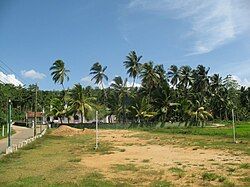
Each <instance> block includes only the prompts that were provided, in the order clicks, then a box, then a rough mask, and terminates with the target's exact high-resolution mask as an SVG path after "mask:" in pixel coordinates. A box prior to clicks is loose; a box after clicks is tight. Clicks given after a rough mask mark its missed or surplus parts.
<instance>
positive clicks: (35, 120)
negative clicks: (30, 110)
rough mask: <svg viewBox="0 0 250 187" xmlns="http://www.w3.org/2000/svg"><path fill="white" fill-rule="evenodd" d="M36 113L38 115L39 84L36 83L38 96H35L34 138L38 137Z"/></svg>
mask: <svg viewBox="0 0 250 187" xmlns="http://www.w3.org/2000/svg"><path fill="white" fill-rule="evenodd" d="M36 113H37V83H36V94H35V114H34V122H35V123H34V136H36V125H37V118H36Z"/></svg>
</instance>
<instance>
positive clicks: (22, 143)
mask: <svg viewBox="0 0 250 187" xmlns="http://www.w3.org/2000/svg"><path fill="white" fill-rule="evenodd" d="M46 131H47V128H45V129H44V130H43V131H42V132H41V133H40V134H38V135H36V136H34V137H32V138H28V139H26V140H23V141H22V142H20V143H18V144H13V145H12V146H11V147H7V148H6V151H5V154H6V155H7V154H10V153H13V152H16V151H17V150H18V149H20V148H22V147H24V146H26V145H27V144H29V143H31V142H33V141H35V140H36V139H38V138H41V137H42V136H43V135H44V134H45V133H46Z"/></svg>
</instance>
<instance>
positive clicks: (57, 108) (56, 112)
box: [50, 98, 65, 124]
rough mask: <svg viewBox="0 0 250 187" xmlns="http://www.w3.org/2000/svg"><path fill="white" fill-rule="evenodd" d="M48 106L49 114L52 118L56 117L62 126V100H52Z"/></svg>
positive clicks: (63, 111) (63, 110) (63, 109)
mask: <svg viewBox="0 0 250 187" xmlns="http://www.w3.org/2000/svg"><path fill="white" fill-rule="evenodd" d="M50 106H51V110H50V114H51V115H53V116H54V117H58V118H59V119H60V121H61V124H62V118H63V117H64V114H65V108H64V102H63V100H61V99H59V98H53V99H52V100H51V101H50Z"/></svg>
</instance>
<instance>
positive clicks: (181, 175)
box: [81, 130, 250, 186]
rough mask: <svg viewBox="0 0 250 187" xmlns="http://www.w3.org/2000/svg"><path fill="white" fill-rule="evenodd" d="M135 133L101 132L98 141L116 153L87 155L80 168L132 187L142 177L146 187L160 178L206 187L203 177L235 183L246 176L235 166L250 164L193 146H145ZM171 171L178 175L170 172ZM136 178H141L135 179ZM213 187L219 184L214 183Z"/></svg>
mask: <svg viewBox="0 0 250 187" xmlns="http://www.w3.org/2000/svg"><path fill="white" fill-rule="evenodd" d="M138 133H139V134H142V133H143V132H133V131H126V130H102V131H100V135H101V136H100V141H105V142H110V143H112V145H114V146H115V147H116V148H117V151H114V153H113V154H109V155H101V154H94V155H93V154H92V155H86V156H85V157H84V158H83V159H82V161H81V164H82V165H84V167H87V168H91V169H92V170H98V171H100V172H102V173H103V174H104V175H105V176H106V177H107V178H109V179H113V180H118V179H119V180H121V181H128V180H130V181H131V180H135V183H136V182H137V183H140V181H136V180H139V178H138V177H141V176H144V178H143V180H142V183H143V184H144V185H147V181H151V180H155V178H159V179H161V180H162V179H163V180H167V181H172V183H173V184H174V185H176V186H183V185H192V186H201V185H205V186H206V185H207V184H205V183H204V181H203V180H202V174H203V173H205V172H213V173H216V174H218V175H219V176H230V180H232V181H236V180H238V179H239V178H240V177H241V173H242V174H243V173H244V172H246V171H245V170H240V169H238V166H239V165H240V164H241V163H249V162H250V159H249V156H243V155H240V156H235V155H233V154H230V153H229V151H225V150H218V149H201V148H198V147H193V146H189V147H179V146H178V144H176V145H169V144H166V145H157V144H152V145H151V144H147V142H148V141H149V140H145V139H140V138H137V137H134V136H133V135H136V134H138ZM131 164H132V165H131ZM132 166H133V167H132ZM116 167H118V168H122V169H124V168H125V171H120V172H117V170H116V169H114V168H116ZM126 168H128V169H127V170H126ZM234 168H236V169H235V170H237V172H236V171H234V172H231V173H230V171H229V170H233V169H234ZM172 170H173V171H177V172H171V171H172ZM134 171H136V172H134ZM178 171H182V172H178ZM159 172H160V174H159ZM154 173H155V175H154ZM236 173H237V174H236ZM139 174H142V175H140V176H137V175H139ZM213 183H214V184H215V185H218V184H219V183H216V182H214V181H213Z"/></svg>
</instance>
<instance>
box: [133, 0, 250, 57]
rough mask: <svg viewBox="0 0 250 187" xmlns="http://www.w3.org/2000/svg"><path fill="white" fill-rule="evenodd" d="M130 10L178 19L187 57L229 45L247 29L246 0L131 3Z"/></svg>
mask: <svg viewBox="0 0 250 187" xmlns="http://www.w3.org/2000/svg"><path fill="white" fill-rule="evenodd" d="M129 8H130V9H135V10H138V9H142V10H146V11H151V12H155V13H157V14H160V15H163V16H167V17H171V18H175V19H182V20H184V21H185V22H186V23H188V24H190V26H191V29H190V30H187V31H186V34H184V35H186V36H187V37H188V39H190V40H191V43H192V47H191V51H190V52H189V54H188V55H195V54H204V53H208V52H211V51H213V50H214V49H216V48H218V47H220V46H222V45H224V44H226V43H228V42H230V41H231V40H233V39H234V38H236V37H237V36H238V35H240V34H242V33H244V32H246V31H247V30H249V28H250V21H249V17H250V11H249V9H250V1H249V0H219V1H218V0H209V1H203V0H178V1H173V0H154V1H152V0H132V1H131V2H130V4H129Z"/></svg>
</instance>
